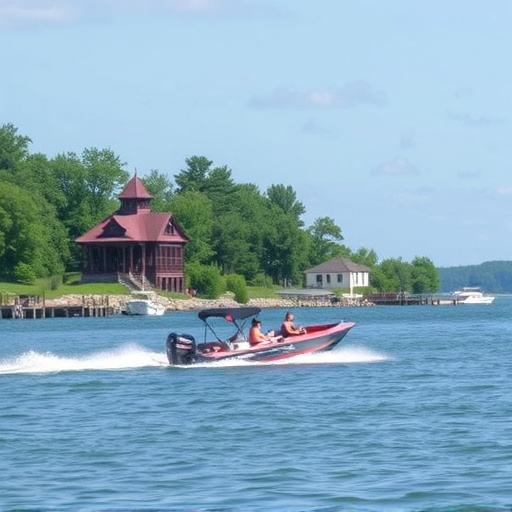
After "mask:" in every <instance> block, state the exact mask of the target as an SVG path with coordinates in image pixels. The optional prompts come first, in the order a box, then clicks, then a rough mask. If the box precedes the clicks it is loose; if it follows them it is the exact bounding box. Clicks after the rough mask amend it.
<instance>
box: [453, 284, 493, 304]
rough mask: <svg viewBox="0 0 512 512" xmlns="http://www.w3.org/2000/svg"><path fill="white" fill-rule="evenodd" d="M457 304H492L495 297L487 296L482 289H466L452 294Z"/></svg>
mask: <svg viewBox="0 0 512 512" xmlns="http://www.w3.org/2000/svg"><path fill="white" fill-rule="evenodd" d="M452 297H453V298H454V299H455V300H456V301H457V304H492V302H493V301H494V297H493V296H491V295H485V294H484V293H483V292H482V290H481V289H480V288H473V287H465V288H462V289H461V290H457V291H455V292H452Z"/></svg>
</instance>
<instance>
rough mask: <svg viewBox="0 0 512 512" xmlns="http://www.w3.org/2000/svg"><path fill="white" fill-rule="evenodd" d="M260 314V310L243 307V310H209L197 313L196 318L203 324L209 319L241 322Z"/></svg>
mask: <svg viewBox="0 0 512 512" xmlns="http://www.w3.org/2000/svg"><path fill="white" fill-rule="evenodd" d="M260 312H261V308H256V307H244V308H211V309H203V310H202V311H199V313H198V314H197V316H198V317H199V318H200V319H201V320H203V322H204V321H205V320H206V319H208V318H211V317H217V318H225V319H226V320H227V321H228V322H232V321H233V320H243V319H244V318H247V317H249V316H256V315H258V314H259V313H260Z"/></svg>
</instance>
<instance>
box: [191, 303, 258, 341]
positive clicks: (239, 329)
mask: <svg viewBox="0 0 512 512" xmlns="http://www.w3.org/2000/svg"><path fill="white" fill-rule="evenodd" d="M259 313H261V308H258V307H254V306H251V307H241V308H209V309H203V310H201V311H199V313H198V314H197V316H198V317H199V319H200V320H202V321H203V323H204V326H205V327H204V340H205V341H206V338H207V335H208V331H210V332H211V333H212V334H213V336H215V338H216V339H217V341H223V340H222V338H221V337H220V336H219V335H218V334H217V332H216V331H215V329H214V328H213V325H212V323H211V322H210V321H209V320H210V319H211V318H223V319H224V320H226V322H229V323H231V324H233V326H234V327H235V329H236V332H235V334H233V335H232V336H231V337H230V340H234V339H237V338H244V339H245V338H246V334H245V331H244V328H245V324H246V323H247V320H248V319H249V318H250V317H255V316H257V315H259Z"/></svg>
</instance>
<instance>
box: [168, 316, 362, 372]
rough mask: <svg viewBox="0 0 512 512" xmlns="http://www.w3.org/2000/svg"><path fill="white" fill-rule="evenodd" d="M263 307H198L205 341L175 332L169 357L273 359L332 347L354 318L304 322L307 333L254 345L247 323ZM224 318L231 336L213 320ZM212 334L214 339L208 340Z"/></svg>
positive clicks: (175, 361)
mask: <svg viewBox="0 0 512 512" xmlns="http://www.w3.org/2000/svg"><path fill="white" fill-rule="evenodd" d="M260 311H261V309H260V308H257V307H239V308H212V309H205V310H202V311H199V313H198V317H199V319H200V320H201V321H202V322H203V324H204V330H205V336H204V341H203V342H202V343H196V340H195V338H194V337H193V336H192V335H190V334H182V333H176V332H172V333H170V334H169V336H168V337H167V342H166V351H167V359H168V360H169V364H170V365H171V366H176V365H179V366H181V365H190V364H194V363H205V362H214V361H225V360H230V359H242V360H246V361H257V362H270V361H279V360H283V359H288V358H292V357H296V356H298V355H301V354H312V353H314V352H324V351H327V350H331V349H333V348H334V347H335V346H336V345H337V344H338V343H339V342H340V341H341V340H342V339H343V338H344V337H345V335H346V334H347V333H348V332H349V331H350V329H352V327H354V325H355V323H354V322H343V321H339V322H333V323H329V324H316V325H307V326H305V334H300V335H298V336H291V337H287V338H284V337H283V336H281V335H280V333H279V331H274V332H273V334H274V336H273V337H272V338H271V340H270V341H268V342H263V343H259V344H258V345H254V346H251V345H250V343H249V341H248V337H247V334H246V331H245V324H246V323H247V321H248V319H249V318H251V317H256V316H257V315H258V314H259V313H260ZM215 319H223V320H225V321H226V322H228V324H229V325H231V331H233V330H234V331H235V332H234V333H233V334H231V335H230V336H229V337H228V338H226V337H222V336H219V335H218V334H217V332H216V331H219V329H218V328H217V329H216V330H215V329H214V326H213V321H214V320H215ZM209 335H212V337H214V339H213V340H212V341H207V338H208V336H209Z"/></svg>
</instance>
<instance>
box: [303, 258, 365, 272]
mask: <svg viewBox="0 0 512 512" xmlns="http://www.w3.org/2000/svg"><path fill="white" fill-rule="evenodd" d="M369 271H370V269H369V268H368V267H365V266H364V265H359V263H354V262H353V261H350V260H347V259H346V258H333V259H332V260H329V261H325V262H324V263H320V265H317V266H316V267H311V268H308V269H307V270H305V271H304V273H306V274H320V273H325V274H340V273H343V272H369Z"/></svg>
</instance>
